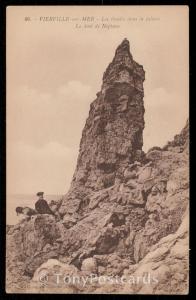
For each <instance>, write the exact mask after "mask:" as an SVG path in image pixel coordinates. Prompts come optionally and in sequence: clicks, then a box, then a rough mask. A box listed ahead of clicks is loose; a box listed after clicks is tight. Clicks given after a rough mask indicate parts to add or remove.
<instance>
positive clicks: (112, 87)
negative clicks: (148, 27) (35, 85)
mask: <svg viewBox="0 0 196 300" xmlns="http://www.w3.org/2000/svg"><path fill="white" fill-rule="evenodd" d="M144 79H145V73H144V70H143V67H142V66H141V65H139V64H138V63H136V62H135V61H134V60H133V57H132V55H131V53H130V50H129V42H128V41H127V40H126V39H125V40H124V41H123V42H122V43H121V44H120V45H119V47H118V48H117V50H116V53H115V56H114V59H113V61H112V62H111V64H109V66H108V68H107V69H106V71H105V73H104V76H103V84H102V87H101V91H100V92H98V93H97V98H96V99H95V100H94V101H93V102H92V104H91V107H90V111H89V116H88V119H87V121H86V124H85V127H84V130H83V133H82V138H81V143H80V151H79V156H78V161H77V166H76V170H75V173H74V176H73V180H72V183H71V187H70V190H69V192H68V193H67V194H66V195H65V196H64V197H63V199H62V200H60V201H59V203H51V204H50V205H51V208H52V207H54V206H55V209H57V210H58V212H59V215H60V216H61V218H60V219H59V220H57V219H55V218H54V217H53V216H49V215H37V216H34V217H32V218H31V220H26V221H24V222H22V223H20V224H18V225H16V226H13V227H10V226H9V227H8V228H7V290H8V291H16V290H17V291H20V292H27V291H28V290H32V291H34V292H35V291H39V292H47V291H48V292H51V291H53V292H54V291H55V292H57V291H59V292H60V293H73V292H77V293H86V292H89V293H139V294H142V293H150V294H159V293H165V294H167V293H168V294H170V293H178V294H184V293H187V289H188V287H187V284H188V279H187V278H188V246H187V245H188V226H187V225H186V224H187V223H186V222H185V221H183V220H185V219H186V220H187V219H188V216H187V214H186V217H185V211H187V206H188V199H189V174H188V167H189V166H188V159H189V157H188V155H189V153H188V150H189V148H188V145H189V124H188V122H187V124H186V126H185V128H184V129H183V130H182V131H181V133H180V134H179V135H176V136H175V137H174V140H173V141H172V142H168V144H167V145H166V146H165V147H163V148H160V147H153V148H151V149H150V150H149V151H148V152H147V153H144V152H143V151H142V144H143V142H142V133H143V129H144V103H143V96H144V93H143V81H144ZM43 269H44V270H45V271H46V272H47V274H48V273H49V274H50V275H49V278H50V279H51V278H52V279H51V280H52V281H51V286H50V284H49V283H50V280H49V283H48V284H47V285H43V283H42V282H40V278H39V276H38V274H39V272H41V270H43ZM55 270H57V271H59V270H60V271H61V272H64V273H65V275H66V274H69V272H71V274H72V273H74V274H76V275H77V276H83V275H85V276H87V275H90V273H92V272H93V273H95V274H96V276H98V277H99V276H117V278H121V277H122V276H125V275H126V276H131V275H133V276H134V277H137V275H138V274H140V276H141V274H143V273H145V272H148V273H151V275H154V276H155V275H156V276H155V277H156V278H157V280H158V282H157V283H156V284H155V283H154V285H151V284H150V285H145V284H141V283H140V284H136V285H135V284H132V285H131V286H130V285H128V284H124V283H119V282H118V284H117V283H115V284H112V285H107V284H106V285H101V286H100V284H99V283H97V282H94V283H91V284H89V283H88V284H86V285H85V286H82V284H81V283H80V284H72V285H69V286H68V285H66V286H65V285H63V284H62V285H61V286H60V287H59V286H54V285H55V282H54V279H55V280H56V278H54V277H51V276H52V273H54V272H55ZM142 272H143V273H142ZM138 276H139V275H138Z"/></svg>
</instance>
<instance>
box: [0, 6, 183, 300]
mask: <svg viewBox="0 0 196 300" xmlns="http://www.w3.org/2000/svg"><path fill="white" fill-rule="evenodd" d="M5 288H6V292H7V293H9V294H17V293H19V294H32V293H34V294H42V293H43V294H129V295H133V294H139V295H142V294H149V295H187V294H188V293H189V8H188V6H185V5H169V6H166V5H160V6H159V5H150V6H144V5H138V6H137V5H136V6H134V5H133V6H132V5H127V6H126V5H124V6H123V5H122V6H121V5H118V6H115V5H113V6H105V5H103V6H101V5H100V6H77V5H74V6H52V5H51V6H39V5H34V6H25V5H24V6H22V5H21V6H20V5H18V6H7V9H6V287H5Z"/></svg>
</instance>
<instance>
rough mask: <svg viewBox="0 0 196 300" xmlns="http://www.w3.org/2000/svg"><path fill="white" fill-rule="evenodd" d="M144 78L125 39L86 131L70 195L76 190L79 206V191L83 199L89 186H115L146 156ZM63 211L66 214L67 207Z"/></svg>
mask: <svg viewBox="0 0 196 300" xmlns="http://www.w3.org/2000/svg"><path fill="white" fill-rule="evenodd" d="M144 80H145V72H144V69H143V67H142V66H141V65H140V64H138V63H137V62H135V61H134V60H133V57H132V54H131V52H130V45H129V41H128V40H127V39H124V40H123V41H122V43H121V44H120V45H119V46H118V47H117V49H116V51H115V56H114V58H113V60H112V62H111V63H110V64H109V66H108V67H107V69H106V71H105V72H104V74H103V83H102V86H101V91H99V92H98V93H97V98H96V99H95V100H94V101H93V102H92V103H91V105H90V111H89V116H88V118H87V120H86V124H85V127H84V129H83V132H82V138H81V142H80V149H79V155H78V160H77V166H76V170H75V173H74V176H73V180H72V183H71V188H70V191H69V193H68V195H67V197H66V199H67V200H68V199H69V198H70V197H71V194H72V193H73V192H74V197H73V198H74V202H76V206H77V205H78V204H77V201H76V200H75V199H76V198H77V197H76V195H75V193H76V194H79V198H80V196H81V193H85V192H86V191H87V190H89V189H90V190H94V191H96V190H100V189H103V188H107V187H109V186H112V185H114V183H115V180H118V178H120V177H121V176H122V174H123V172H124V170H125V169H126V167H127V165H128V164H130V163H132V162H134V161H135V160H138V161H139V160H140V159H141V158H142V146H143V129H144V103H143V97H144V90H143V82H144ZM71 198H72V197H71ZM72 204H73V201H72ZM64 205H65V206H67V205H66V203H64ZM71 206H72V205H71ZM73 210H75V209H73ZM60 211H61V213H64V209H63V207H62V208H61V210H60Z"/></svg>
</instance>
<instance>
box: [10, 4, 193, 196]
mask: <svg viewBox="0 0 196 300" xmlns="http://www.w3.org/2000/svg"><path fill="white" fill-rule="evenodd" d="M49 16H55V17H57V16H58V17H61V18H62V16H63V17H64V18H65V17H69V18H71V19H73V18H79V19H81V18H82V17H83V16H89V17H91V16H92V17H94V18H95V20H94V22H93V28H86V29H84V28H75V26H76V21H70V20H69V22H67V21H65V20H64V21H62V20H61V21H60V20H53V21H43V20H44V18H43V17H49ZM25 17H30V18H31V21H28V22H26V21H25V20H24V18H25ZM40 17H42V18H41V19H40ZM111 17H114V18H121V21H117V20H116V21H112V20H109V21H107V20H106V18H111ZM146 17H147V18H148V19H146ZM102 18H104V21H102V20H101V19H102ZM122 18H124V21H122ZM128 18H132V19H131V20H129V21H128V20H127V19H128ZM136 18H137V20H136ZM141 18H143V20H142V19H141ZM77 23H78V24H82V26H84V24H91V23H92V22H79V21H77ZM102 23H105V24H114V25H118V24H119V25H120V27H119V28H113V29H106V28H104V29H103V28H96V27H95V25H96V24H98V25H100V26H102ZM125 37H126V38H127V39H128V40H129V42H130V50H131V53H132V55H133V58H134V60H136V61H137V62H138V63H140V64H142V65H143V67H144V70H145V71H146V80H145V82H144V94H145V95H144V105H145V116H144V117H145V130H144V146H143V150H144V151H147V150H148V149H149V148H150V147H152V146H163V145H164V144H166V142H167V141H168V140H171V139H172V138H173V136H174V135H175V134H177V133H179V131H180V130H181V129H182V128H183V126H184V125H185V122H186V119H187V117H188V8H187V7H186V6H181V7H179V6H178V7H177V6H173V7H171V6H170V7H167V6H165V7H163V6H160V7H158V6H157V7H152V6H148V7H144V6H140V7H136V6H132V7H131V6H128V7H126V6H118V7H114V6H113V7H109V6H108V7H107V6H99V7H85V6H83V7H76V6H73V7H69V6H64V7H61V6H53V7H40V6H39V7H38V6H34V7H28V6H26V7H25V6H21V7H19V6H17V7H8V9H7V191H8V193H33V194H35V193H36V192H37V191H39V190H43V191H45V192H46V193H47V194H56V193H58V194H64V193H66V191H67V190H68V188H69V185H70V181H71V178H72V175H73V172H74V169H75V166H76V160H77V155H78V147H79V142H80V138H81V134H82V129H83V127H84V124H85V120H86V118H87V116H88V112H89V105H90V103H91V102H92V101H93V100H94V99H95V98H96V93H97V92H98V91H99V90H100V88H101V83H102V76H103V72H104V71H105V69H106V67H107V66H108V64H109V63H110V62H111V61H112V59H113V56H114V52H115V49H116V47H117V46H118V45H119V44H120V43H121V42H122V40H123V39H124V38H125Z"/></svg>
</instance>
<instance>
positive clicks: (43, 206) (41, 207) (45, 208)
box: [35, 192, 55, 216]
mask: <svg viewBox="0 0 196 300" xmlns="http://www.w3.org/2000/svg"><path fill="white" fill-rule="evenodd" d="M43 195H44V192H38V193H37V196H38V197H39V199H38V200H37V202H36V203H35V210H36V211H37V213H38V214H49V215H53V216H55V214H54V212H53V211H52V210H51V209H50V207H49V205H48V203H47V201H46V200H44V197H43Z"/></svg>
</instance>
